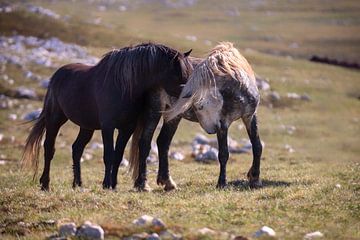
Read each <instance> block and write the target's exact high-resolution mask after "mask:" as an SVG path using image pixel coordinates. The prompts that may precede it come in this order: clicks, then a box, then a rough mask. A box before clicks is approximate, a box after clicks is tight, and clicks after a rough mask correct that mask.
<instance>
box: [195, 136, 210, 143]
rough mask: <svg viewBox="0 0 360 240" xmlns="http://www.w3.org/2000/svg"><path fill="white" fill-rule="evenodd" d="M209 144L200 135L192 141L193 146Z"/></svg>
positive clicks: (207, 139)
mask: <svg viewBox="0 0 360 240" xmlns="http://www.w3.org/2000/svg"><path fill="white" fill-rule="evenodd" d="M209 142H210V140H209V138H207V137H206V136H205V135H202V134H196V136H195V138H194V140H193V141H192V143H193V144H209Z"/></svg>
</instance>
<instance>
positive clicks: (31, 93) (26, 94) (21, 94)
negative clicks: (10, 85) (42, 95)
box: [15, 86, 37, 99]
mask: <svg viewBox="0 0 360 240" xmlns="http://www.w3.org/2000/svg"><path fill="white" fill-rule="evenodd" d="M15 97H17V98H27V99H37V94H36V92H35V90H33V89H29V88H26V87H23V86H21V87H18V88H16V89H15Z"/></svg>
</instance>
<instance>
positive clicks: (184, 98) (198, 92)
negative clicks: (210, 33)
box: [164, 42, 255, 121]
mask: <svg viewBox="0 0 360 240" xmlns="http://www.w3.org/2000/svg"><path fill="white" fill-rule="evenodd" d="M226 75H230V76H231V78H232V79H236V80H238V81H239V83H240V87H241V88H245V89H247V88H248V86H249V84H251V83H255V75H254V72H253V70H252V68H251V66H250V64H249V63H248V61H247V60H246V59H245V58H244V57H243V56H242V55H241V54H240V53H239V51H238V50H237V49H236V48H235V47H234V46H233V44H232V43H230V42H221V43H219V44H218V45H217V46H215V47H214V48H213V49H212V50H211V52H210V53H209V55H208V57H207V58H205V59H204V60H203V61H201V63H199V64H198V65H197V66H196V67H195V69H194V71H193V72H192V74H191V75H190V77H189V79H188V81H187V83H186V85H185V86H184V88H183V90H182V92H181V94H180V97H179V99H178V101H177V102H176V103H175V105H174V106H172V108H171V109H170V110H168V111H166V112H165V114H164V118H165V120H166V121H170V120H171V119H173V118H175V117H176V116H178V115H179V114H182V113H184V112H185V111H187V110H188V109H189V108H190V107H191V105H192V104H193V103H195V102H197V101H200V100H201V99H202V98H203V97H204V96H205V94H207V93H208V92H209V91H211V89H212V88H214V89H215V90H216V88H217V85H216V84H217V83H216V79H215V76H226ZM229 79H230V78H229ZM214 93H215V92H214ZM214 93H213V94H214ZM214 96H215V95H214Z"/></svg>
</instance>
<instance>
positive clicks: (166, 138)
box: [156, 117, 181, 191]
mask: <svg viewBox="0 0 360 240" xmlns="http://www.w3.org/2000/svg"><path fill="white" fill-rule="evenodd" d="M180 120H181V117H177V118H175V119H173V120H171V121H170V122H164V124H163V126H162V128H161V131H160V134H159V136H158V138H157V140H156V143H157V147H158V151H159V170H158V176H157V181H156V182H157V184H158V185H164V186H165V188H164V189H165V191H171V190H173V189H176V188H177V186H176V183H175V182H174V181H173V180H172V178H171V176H170V174H169V161H168V153H169V147H170V144H171V141H172V138H173V137H174V135H175V132H176V129H177V127H178V125H179V123H180Z"/></svg>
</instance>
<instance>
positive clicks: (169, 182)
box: [164, 177, 177, 192]
mask: <svg viewBox="0 0 360 240" xmlns="http://www.w3.org/2000/svg"><path fill="white" fill-rule="evenodd" d="M176 189H177V185H176V183H175V182H174V180H173V179H172V178H171V177H169V179H168V180H167V181H166V182H165V187H164V190H165V191H166V192H169V191H172V190H176Z"/></svg>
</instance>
